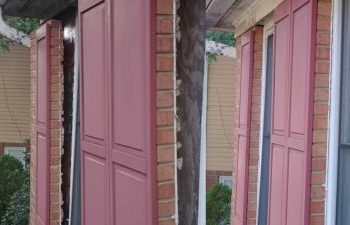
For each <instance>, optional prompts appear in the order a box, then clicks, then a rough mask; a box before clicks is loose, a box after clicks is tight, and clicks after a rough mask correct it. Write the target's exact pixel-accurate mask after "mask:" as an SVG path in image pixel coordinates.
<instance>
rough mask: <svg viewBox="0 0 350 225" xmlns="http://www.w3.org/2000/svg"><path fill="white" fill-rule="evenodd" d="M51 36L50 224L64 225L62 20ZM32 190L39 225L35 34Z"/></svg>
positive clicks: (32, 213) (32, 209) (34, 53)
mask: <svg viewBox="0 0 350 225" xmlns="http://www.w3.org/2000/svg"><path fill="white" fill-rule="evenodd" d="M47 23H49V24H50V26H51V37H50V50H49V52H50V56H49V57H50V62H51V63H50V73H49V74H48V76H50V84H49V90H50V95H49V96H50V110H49V113H50V139H49V142H50V147H49V149H48V151H49V173H50V176H49V177H50V179H49V223H50V224H51V225H60V224H61V218H62V209H61V203H62V194H61V155H62V145H63V126H62V122H63V121H62V113H63V67H62V61H63V35H62V26H61V23H60V22H59V21H55V20H51V21H48V22H47ZM31 39H32V42H31V43H32V46H31V151H30V152H31V165H30V169H31V175H30V176H31V187H30V224H31V225H36V216H35V214H36V212H35V209H36V202H35V199H36V185H35V184H36V176H37V175H36V166H37V162H36V156H37V152H36V151H37V149H36V120H37V118H36V115H37V100H36V98H37V73H38V71H37V39H36V35H35V32H34V33H33V34H32V35H31Z"/></svg>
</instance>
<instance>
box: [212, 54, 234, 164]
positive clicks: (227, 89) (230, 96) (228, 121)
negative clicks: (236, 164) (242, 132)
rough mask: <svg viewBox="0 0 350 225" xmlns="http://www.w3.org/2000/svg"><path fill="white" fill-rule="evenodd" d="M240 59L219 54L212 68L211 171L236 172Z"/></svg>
mask: <svg viewBox="0 0 350 225" xmlns="http://www.w3.org/2000/svg"><path fill="white" fill-rule="evenodd" d="M235 65H236V59H234V58H229V57H225V56H218V57H217V59H216V61H215V62H212V63H211V64H209V67H208V105H207V107H208V108H207V110H208V114H207V170H214V171H232V168H233V146H234V143H233V141H234V134H233V131H234V127H235V112H237V104H236V99H237V93H236V92H235V88H234V87H235V85H236V82H238V79H237V76H235V74H236V66H235Z"/></svg>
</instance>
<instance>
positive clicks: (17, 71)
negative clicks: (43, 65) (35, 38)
mask: <svg viewBox="0 0 350 225" xmlns="http://www.w3.org/2000/svg"><path fill="white" fill-rule="evenodd" d="M29 119H30V55H29V49H28V48H25V47H23V46H20V45H17V44H15V45H11V46H10V50H9V52H0V143H1V142H5V143H24V140H25V139H28V138H29V133H30V123H29V122H30V121H29Z"/></svg>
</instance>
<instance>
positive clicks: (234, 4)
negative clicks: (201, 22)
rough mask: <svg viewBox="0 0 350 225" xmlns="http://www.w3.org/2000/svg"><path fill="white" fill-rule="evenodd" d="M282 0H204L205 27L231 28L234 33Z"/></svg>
mask: <svg viewBox="0 0 350 225" xmlns="http://www.w3.org/2000/svg"><path fill="white" fill-rule="evenodd" d="M283 1H284V0H206V4H207V10H206V11H207V27H208V28H209V29H231V30H234V31H235V33H236V35H239V34H241V33H242V32H244V31H245V30H246V29H248V28H249V27H251V26H254V25H255V24H258V23H261V22H262V20H263V19H264V18H266V17H267V16H268V15H270V14H271V12H273V10H274V9H275V8H276V7H277V6H278V5H279V4H281V3H282V2H283Z"/></svg>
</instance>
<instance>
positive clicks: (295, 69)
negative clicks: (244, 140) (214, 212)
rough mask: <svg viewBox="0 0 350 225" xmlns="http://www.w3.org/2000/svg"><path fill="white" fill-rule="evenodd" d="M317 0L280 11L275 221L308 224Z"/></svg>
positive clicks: (276, 224)
mask: <svg viewBox="0 0 350 225" xmlns="http://www.w3.org/2000/svg"><path fill="white" fill-rule="evenodd" d="M315 6H316V1H315V0H287V1H285V2H284V3H283V4H282V5H281V6H280V7H279V8H278V9H277V10H276V13H275V21H276V26H275V59H274V77H273V97H272V98H273V103H272V104H273V106H272V134H271V156H270V185H269V186H270V194H269V199H270V201H269V222H268V224H270V225H294V224H300V225H303V224H304V225H306V224H308V214H309V196H310V179H311V177H310V171H311V170H310V165H311V163H310V159H311V142H312V112H313V110H312V103H313V86H314V84H313V83H314V81H313V76H314V54H315V42H314V41H315V40H314V39H315V31H316V30H315V26H314V24H315V23H314V21H315V15H316V14H315Z"/></svg>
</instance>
